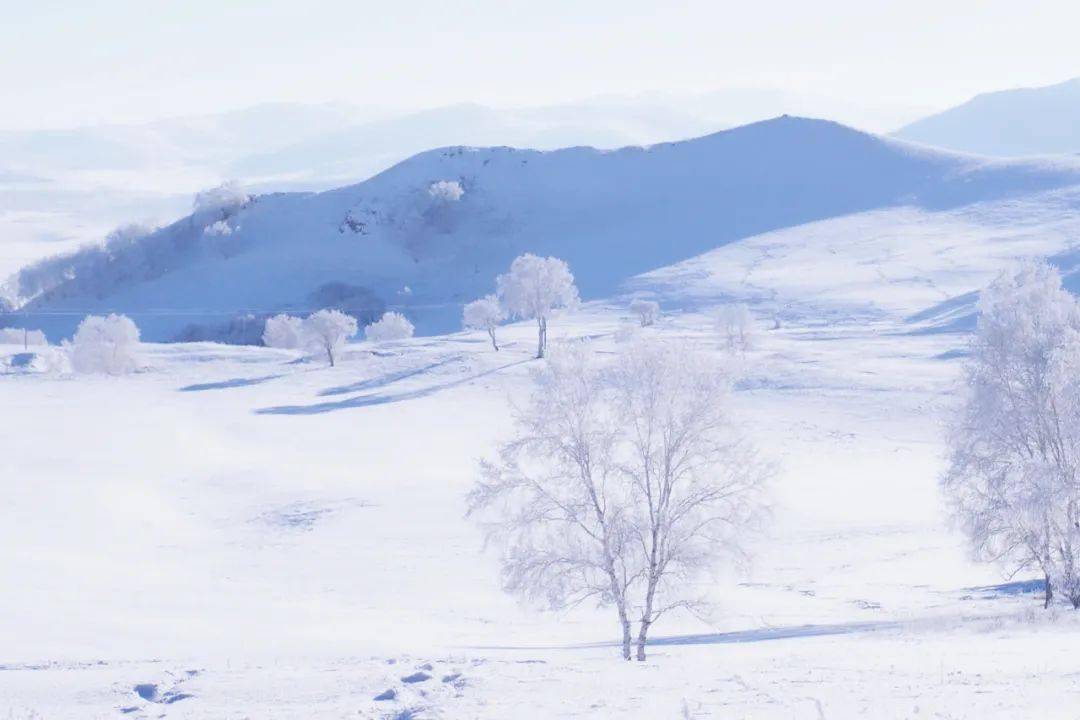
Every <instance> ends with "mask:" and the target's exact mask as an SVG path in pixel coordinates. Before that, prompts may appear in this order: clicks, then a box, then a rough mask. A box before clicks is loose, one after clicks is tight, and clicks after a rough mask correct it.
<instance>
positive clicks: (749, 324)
mask: <svg viewBox="0 0 1080 720" xmlns="http://www.w3.org/2000/svg"><path fill="white" fill-rule="evenodd" d="M716 331H717V333H718V334H719V335H720V341H721V342H722V343H724V345H725V346H726V347H727V349H728V350H734V351H738V352H746V351H747V350H751V349H753V347H754V316H753V315H752V314H751V313H750V308H749V307H747V306H746V305H744V304H743V303H735V304H732V305H724V306H723V307H721V308H720V311H719V312H718V313H717V315H716Z"/></svg>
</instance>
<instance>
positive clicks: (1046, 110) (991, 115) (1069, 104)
mask: <svg viewBox="0 0 1080 720" xmlns="http://www.w3.org/2000/svg"><path fill="white" fill-rule="evenodd" d="M895 136H896V137H898V138H900V139H903V140H910V141H914V142H920V143H926V144H927V145H935V146H937V147H942V148H948V149H950V150H955V151H959V152H969V153H976V154H979V155H990V156H996V157H1014V156H1024V155H1054V154H1076V153H1080V78H1074V79H1073V80H1069V81H1067V82H1063V83H1060V84H1058V85H1050V86H1047V87H1039V88H1019V89H1015V90H1003V91H1001V92H993V93H986V94H984V95H978V96H976V97H974V98H972V99H971V100H969V101H968V102H966V103H964V104H963V105H959V106H957V107H955V108H952V109H950V110H946V111H945V112H942V113H939V114H937V115H932V116H930V117H928V118H924V119H922V120H918V121H916V122H914V123H911V124H910V125H907V126H905V127H903V128H901V129H900V130H898V131H897V132H896V133H895Z"/></svg>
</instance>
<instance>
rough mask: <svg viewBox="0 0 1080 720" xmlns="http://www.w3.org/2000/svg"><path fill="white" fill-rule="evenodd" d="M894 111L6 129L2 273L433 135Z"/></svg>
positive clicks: (705, 127)
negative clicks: (217, 196)
mask: <svg viewBox="0 0 1080 720" xmlns="http://www.w3.org/2000/svg"><path fill="white" fill-rule="evenodd" d="M896 112H899V110H897V109H896V108H889V107H880V108H874V107H869V106H859V105H857V104H852V103H844V102H841V101H837V100H835V99H833V98H827V97H819V96H815V95H812V94H804V93H792V92H788V91H782V90H774V89H768V88H758V89H724V90H719V91H715V92H709V93H700V94H686V93H682V94H660V93H653V94H648V95H641V96H632V97H631V96H602V97H596V98H592V99H589V100H583V101H580V102H573V103H565V104H561V105H550V106H542V107H528V108H497V109H496V108H490V107H485V106H481V105H474V104H461V105H452V106H447V107H440V108H434V109H430V110H425V111H423V112H412V113H400V112H391V111H387V110H386V109H384V108H379V107H372V106H369V105H365V104H359V103H357V104H346V103H332V104H321V105H304V104H296V103H272V104H265V105H259V106H256V107H252V108H248V109H244V110H237V111H231V112H223V113H220V114H216V115H204V116H193V117H182V118H174V119H167V120H160V121H156V122H150V123H145V124H141V125H106V126H97V127H85V128H74V129H69V130H41V131H19V132H13V131H8V132H2V131H0V277H2V276H4V275H6V274H7V273H10V272H13V271H14V270H15V269H17V268H18V267H20V266H22V265H24V264H26V263H27V262H31V261H33V260H36V259H38V258H40V257H42V256H44V255H48V254H53V253H57V252H66V251H70V250H72V249H73V248H74V247H76V246H78V245H80V244H83V243H86V242H100V241H101V240H102V239H103V238H104V236H105V234H106V233H107V232H108V231H109V230H111V229H112V228H114V227H116V226H117V225H119V224H122V223H126V222H130V221H143V220H150V221H153V222H157V223H161V222H167V221H170V220H172V219H174V218H177V217H180V216H181V215H183V214H185V213H186V212H188V211H189V210H190V208H191V197H192V195H193V194H194V193H195V192H196V191H198V190H200V189H203V188H205V187H208V186H211V185H215V184H217V183H220V182H221V181H222V180H225V179H230V178H235V179H237V180H240V181H241V182H242V183H244V184H245V185H247V186H248V187H249V188H251V189H252V190H254V191H256V192H274V191H282V190H325V189H328V188H331V187H336V186H340V185H345V184H348V183H354V182H358V181H360V180H363V179H365V178H368V177H370V176H372V175H374V174H375V173H377V172H380V171H382V170H385V169H386V168H388V167H390V166H392V165H394V164H395V163H397V162H400V161H402V160H404V159H405V158H408V157H410V156H412V155H415V154H416V153H419V152H422V151H424V150H428V149H430V148H433V147H442V146H450V145H472V146H485V147H487V146H513V147H521V148H533V149H541V150H546V149H555V148H561V147H574V146H592V147H597V148H603V149H614V148H619V147H623V146H628V145H645V144H653V143H657V142H665V141H671V140H679V139H683V138H689V137H697V136H701V135H705V134H707V133H711V132H715V131H717V130H721V129H724V128H728V127H734V126H736V125H742V124H745V123H748V122H752V121H756V120H761V119H764V118H767V117H775V116H777V115H781V114H785V113H786V114H792V115H809V116H817V117H830V118H833V119H840V120H845V121H847V122H849V123H850V124H854V125H856V126H859V127H882V126H891V125H888V124H887V123H886V122H885V120H884V118H885V117H887V118H888V119H889V121H890V122H891V121H893V120H895V113H896ZM904 112H905V113H906V116H910V112H908V111H904ZM883 113H884V115H883Z"/></svg>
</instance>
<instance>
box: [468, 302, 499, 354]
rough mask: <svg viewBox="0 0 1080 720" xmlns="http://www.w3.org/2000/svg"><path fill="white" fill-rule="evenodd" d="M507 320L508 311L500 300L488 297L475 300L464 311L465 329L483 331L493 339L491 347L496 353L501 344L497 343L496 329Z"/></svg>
mask: <svg viewBox="0 0 1080 720" xmlns="http://www.w3.org/2000/svg"><path fill="white" fill-rule="evenodd" d="M505 319H506V310H504V309H503V306H502V305H501V304H500V303H499V298H497V297H495V296H494V295H487V296H485V297H482V298H480V299H479V300H473V301H472V302H471V303H469V304H468V305H466V306H465V309H464V310H463V311H462V320H463V322H464V325H465V327H467V328H469V329H472V330H483V331H484V332H486V333H487V334H488V337H490V338H491V346H492V347H493V348H495V350H496V351H498V349H499V343H498V342H496V341H495V328H497V327H498V326H499V323H501V322H502V321H503V320H505Z"/></svg>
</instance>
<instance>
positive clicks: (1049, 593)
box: [1043, 573, 1054, 608]
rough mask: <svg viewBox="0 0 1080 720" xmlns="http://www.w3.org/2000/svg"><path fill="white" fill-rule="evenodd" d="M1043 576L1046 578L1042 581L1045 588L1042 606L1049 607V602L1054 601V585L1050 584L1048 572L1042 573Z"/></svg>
mask: <svg viewBox="0 0 1080 720" xmlns="http://www.w3.org/2000/svg"><path fill="white" fill-rule="evenodd" d="M1044 577H1045V578H1046V579H1045V580H1044V581H1043V588H1045V590H1046V592H1045V593H1044V598H1045V599H1044V600H1043V607H1044V608H1048V607H1050V603H1052V602H1053V601H1054V587H1053V586H1052V585H1051V584H1050V575H1049V573H1047V574H1046V575H1044Z"/></svg>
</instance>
